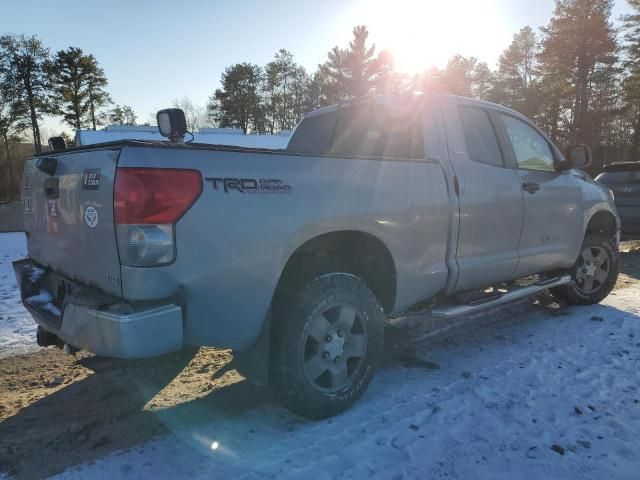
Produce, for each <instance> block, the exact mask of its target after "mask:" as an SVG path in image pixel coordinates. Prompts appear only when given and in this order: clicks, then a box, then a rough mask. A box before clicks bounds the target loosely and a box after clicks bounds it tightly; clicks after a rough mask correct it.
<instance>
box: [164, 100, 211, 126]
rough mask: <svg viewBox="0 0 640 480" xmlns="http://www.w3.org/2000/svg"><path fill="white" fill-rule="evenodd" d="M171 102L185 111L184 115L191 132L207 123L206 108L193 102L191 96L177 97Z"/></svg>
mask: <svg viewBox="0 0 640 480" xmlns="http://www.w3.org/2000/svg"><path fill="white" fill-rule="evenodd" d="M171 103H172V105H173V106H174V107H176V108H180V109H182V111H184V116H185V117H186V119H187V128H188V129H189V131H190V132H193V131H194V130H196V129H198V128H201V127H204V126H205V125H206V123H207V119H206V116H205V109H204V108H203V107H201V106H200V105H196V104H195V103H193V102H192V101H191V99H190V98H189V97H186V96H185V97H180V98H175V99H174V100H173V101H172V102H171Z"/></svg>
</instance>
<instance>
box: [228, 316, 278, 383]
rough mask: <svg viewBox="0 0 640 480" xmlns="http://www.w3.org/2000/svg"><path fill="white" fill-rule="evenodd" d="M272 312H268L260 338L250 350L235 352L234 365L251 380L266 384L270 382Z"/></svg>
mask: <svg viewBox="0 0 640 480" xmlns="http://www.w3.org/2000/svg"><path fill="white" fill-rule="evenodd" d="M270 344H271V312H270V311H269V313H268V314H267V318H266V319H265V322H264V325H263V326H262V332H261V333H260V338H258V341H257V342H256V344H255V345H254V346H253V347H251V348H250V349H249V350H243V351H234V352H233V366H234V367H235V369H236V370H237V371H238V372H239V373H240V375H242V376H243V377H245V378H246V379H247V380H248V381H249V382H251V383H253V384H255V385H260V386H266V385H267V384H268V383H269V354H270V351H271V348H270Z"/></svg>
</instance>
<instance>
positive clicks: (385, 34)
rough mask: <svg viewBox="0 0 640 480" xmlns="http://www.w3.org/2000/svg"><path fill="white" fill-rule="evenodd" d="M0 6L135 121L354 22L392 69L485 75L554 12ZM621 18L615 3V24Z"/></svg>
mask: <svg viewBox="0 0 640 480" xmlns="http://www.w3.org/2000/svg"><path fill="white" fill-rule="evenodd" d="M0 1H2V2H3V3H6V4H9V3H12V4H14V5H15V7H13V8H3V9H2V15H1V16H0V34H4V33H14V34H20V33H24V34H28V35H37V36H38V37H39V38H40V39H41V40H42V41H43V42H44V43H45V45H47V46H48V47H49V48H50V49H51V51H52V52H55V51H57V50H61V49H64V48H67V47H69V46H74V47H80V48H82V49H83V50H84V51H85V52H87V53H91V54H93V55H94V56H95V57H96V58H97V60H98V62H99V63H100V65H101V66H102V67H103V68H104V70H105V73H106V75H107V78H108V80H109V86H108V91H109V92H110V94H111V96H112V98H113V100H114V102H115V103H118V104H125V105H130V106H132V107H133V108H134V110H135V111H136V113H137V115H138V121H140V122H145V121H148V120H149V119H150V118H151V116H152V115H154V113H155V111H156V110H158V109H160V108H164V107H168V106H171V103H172V100H173V99H175V98H179V97H183V96H187V97H189V98H190V99H191V100H192V101H193V102H195V103H196V104H199V105H203V106H204V105H205V104H206V102H207V99H208V97H209V96H210V95H211V94H212V93H213V91H214V90H215V89H216V88H217V87H218V86H219V84H220V75H221V74H222V72H223V71H224V69H225V67H227V66H229V65H232V64H234V63H238V62H245V61H246V62H251V63H257V64H259V65H264V64H266V63H267V62H269V61H270V60H271V59H272V58H273V55H274V54H275V52H276V51H277V50H278V49H280V48H286V49H287V50H289V51H290V52H291V53H293V55H294V57H295V59H296V61H297V62H298V63H299V64H301V65H303V66H304V67H305V68H307V70H308V71H314V70H315V69H316V66H317V65H318V64H319V63H322V62H324V61H325V60H326V56H327V52H328V51H329V50H330V49H331V48H332V47H334V46H336V45H338V46H340V47H346V46H347V44H348V42H349V40H350V38H351V35H352V34H351V31H352V29H353V27H354V26H356V25H366V26H367V27H368V29H369V32H370V35H369V37H370V41H371V42H373V43H375V44H376V47H377V49H386V50H390V51H391V53H392V54H393V55H394V57H395V59H396V66H397V68H398V70H400V71H404V72H407V73H414V72H419V71H423V70H424V69H425V68H427V67H429V66H431V65H435V66H437V67H443V66H444V65H445V64H446V62H447V59H448V58H449V57H451V56H452V55H454V54H455V53H461V54H463V55H465V56H475V57H477V58H478V59H479V60H481V61H486V62H487V63H488V64H489V66H490V67H492V68H493V67H494V66H495V65H496V63H497V61H498V58H499V56H500V54H501V52H502V51H503V50H504V49H505V48H506V47H507V46H508V45H509V43H510V42H511V39H512V37H513V34H514V33H516V32H517V31H518V30H519V29H520V28H522V27H523V26H525V25H530V26H532V27H534V28H537V27H539V26H543V25H546V24H547V23H548V21H549V19H550V17H551V15H552V13H553V8H554V0H439V1H435V0H433V1H432V0H313V1H298V2H293V1H284V0H269V1H257V0H255V1H248V0H236V1H215V0H210V1H204V0H183V1H182V2H177V1H175V0H172V1H168V0H155V1H151V0H137V1H136V0H111V1H109V2H103V1H101V2H98V1H91V0H83V1H77V0H57V1H55V2H50V1H35V0H0ZM629 11H630V9H629V7H628V5H627V3H626V0H615V6H614V11H613V16H614V18H618V17H619V16H620V15H621V14H623V13H628V12H629ZM44 127H45V129H46V132H45V133H47V134H51V135H53V134H57V133H59V132H60V131H61V129H62V128H63V127H61V124H60V121H59V119H55V118H49V119H46V120H45V122H44ZM67 130H68V129H67ZM43 137H45V138H46V136H43Z"/></svg>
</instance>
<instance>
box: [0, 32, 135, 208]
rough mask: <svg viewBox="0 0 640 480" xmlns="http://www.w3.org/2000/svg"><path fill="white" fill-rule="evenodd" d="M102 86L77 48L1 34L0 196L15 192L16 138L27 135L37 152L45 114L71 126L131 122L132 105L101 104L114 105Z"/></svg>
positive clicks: (99, 72) (93, 65)
mask: <svg viewBox="0 0 640 480" xmlns="http://www.w3.org/2000/svg"><path fill="white" fill-rule="evenodd" d="M107 85H108V81H107V77H106V75H105V73H104V70H103V69H102V68H101V67H100V65H99V64H98V61H97V60H96V58H95V57H94V56H93V55H91V54H86V53H85V52H83V51H82V49H80V48H77V47H69V48H67V49H65V50H60V51H58V52H55V53H54V54H52V53H51V52H50V50H49V49H48V48H47V47H46V46H45V45H44V44H43V43H42V41H41V40H40V39H38V38H37V37H35V36H26V35H2V36H0V140H1V141H2V144H3V147H4V148H3V152H2V153H3V156H4V167H5V168H3V174H2V177H3V180H4V181H2V182H0V199H2V198H6V197H9V198H13V197H15V196H16V195H17V194H19V190H18V188H17V186H16V185H17V183H18V179H19V177H20V175H21V168H20V167H21V166H18V170H19V171H14V169H16V168H15V161H14V160H17V159H16V158H14V157H16V156H18V157H24V154H25V149H24V148H22V147H21V146H20V144H21V142H24V141H25V140H26V139H27V138H29V139H30V140H31V141H32V142H33V143H32V145H33V148H34V149H35V151H36V152H38V153H39V152H41V151H42V143H43V140H45V141H46V139H42V138H41V131H40V125H39V122H41V121H42V119H43V116H44V115H56V116H60V117H61V118H62V120H63V122H64V123H65V124H66V125H68V126H69V127H71V128H74V129H79V128H93V129H94V130H95V129H96V128H98V127H99V126H101V125H105V124H109V123H111V124H135V122H136V115H135V112H134V111H133V109H132V108H131V107H129V106H126V105H122V106H120V105H114V106H113V107H112V108H110V109H107V108H106V107H109V106H112V105H113V101H112V99H111V96H110V95H109V93H108V92H107V90H106V88H107ZM68 140H69V139H68Z"/></svg>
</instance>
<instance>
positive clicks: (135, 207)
mask: <svg viewBox="0 0 640 480" xmlns="http://www.w3.org/2000/svg"><path fill="white" fill-rule="evenodd" d="M201 192H202V176H201V175H200V172H199V171H197V170H185V169H176V168H118V169H117V170H116V179H115V191H114V201H113V208H114V218H115V223H116V234H117V238H118V249H119V252H120V263H122V264H123V265H130V266H136V267H150V266H157V265H165V264H167V263H171V262H172V261H173V260H174V258H175V246H174V225H175V223H176V222H177V221H178V220H179V219H180V218H181V217H182V216H183V215H184V214H185V213H186V211H187V210H189V208H190V207H191V205H193V203H194V202H195V201H196V200H197V199H198V197H199V196H200V193H201Z"/></svg>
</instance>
